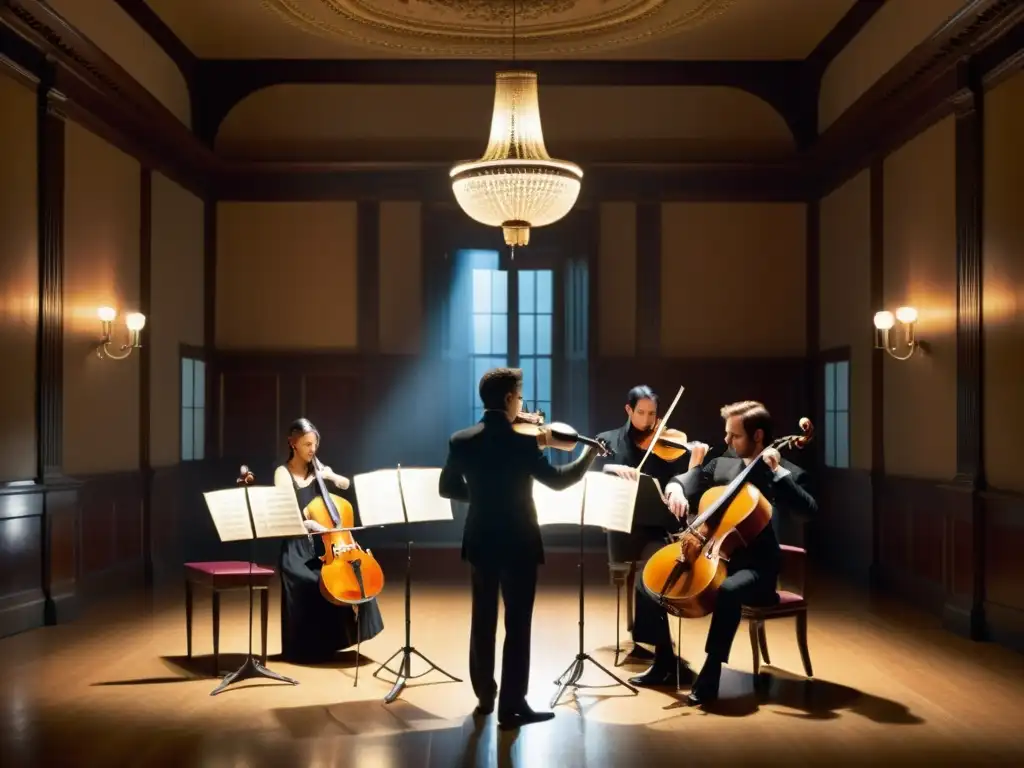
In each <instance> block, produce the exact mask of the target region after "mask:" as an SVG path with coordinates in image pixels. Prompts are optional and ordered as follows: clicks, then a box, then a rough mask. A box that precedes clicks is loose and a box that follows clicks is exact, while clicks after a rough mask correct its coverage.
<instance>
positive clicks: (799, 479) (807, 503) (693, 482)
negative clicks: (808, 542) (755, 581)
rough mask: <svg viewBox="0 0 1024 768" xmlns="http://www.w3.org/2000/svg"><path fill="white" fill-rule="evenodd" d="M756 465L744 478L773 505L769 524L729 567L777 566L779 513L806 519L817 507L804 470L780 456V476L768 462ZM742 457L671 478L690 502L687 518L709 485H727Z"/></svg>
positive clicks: (717, 461) (739, 469)
mask: <svg viewBox="0 0 1024 768" xmlns="http://www.w3.org/2000/svg"><path fill="white" fill-rule="evenodd" d="M758 464H759V466H757V467H755V468H754V469H753V470H751V472H750V474H749V475H748V476H747V481H748V482H750V483H752V484H753V485H754V486H755V487H756V488H757V489H758V490H759V491H760V492H761V493H762V494H764V496H765V498H766V499H767V500H768V501H769V502H770V503H771V505H772V524H771V525H770V526H768V527H767V528H765V529H764V531H762V533H761V535H760V536H758V537H757V538H756V539H755V540H754V541H752V542H751V543H750V544H749V545H748V546H747V547H745V548H743V549H742V550H740V551H739V552H737V553H736V555H735V556H734V557H733V559H732V562H731V563H730V564H729V570H730V571H735V570H737V569H738V568H745V567H751V568H759V569H760V568H777V567H778V565H779V561H780V559H781V552H780V550H779V539H778V535H777V534H776V530H775V527H776V526H777V525H778V518H779V516H780V514H790V515H793V516H795V517H796V518H798V519H802V520H806V519H808V518H809V517H811V516H812V515H813V514H814V513H815V512H817V510H818V503H817V502H816V501H815V500H814V497H813V496H811V494H810V492H809V491H808V485H809V483H808V481H809V477H808V475H807V473H806V472H805V471H804V470H803V469H801V468H800V467H798V466H797V465H796V464H794V463H793V462H791V461H787V460H786V459H783V460H782V461H781V462H780V466H781V467H782V468H783V469H785V470H787V471H788V474H784V475H783V476H782V477H778V476H776V475H774V474H773V473H772V471H771V470H770V469H769V468H768V465H767V464H765V463H764V462H763V461H760V460H758ZM744 467H745V465H744V463H743V460H742V459H736V458H731V457H726V456H719V457H718V458H716V459H712V460H711V461H708V462H706V463H705V464H702V465H701V466H699V467H695V468H694V469H691V470H688V471H687V472H685V473H684V474H682V475H679V476H678V477H676V478H674V482H677V483H679V484H680V485H681V486H682V487H683V492H684V493H685V494H686V500H687V501H688V502H689V503H690V513H689V514H688V515H687V518H688V520H689V521H690V522H692V521H693V520H694V519H695V518H696V517H697V512H698V505H699V503H700V497H701V496H702V495H703V494H704V492H705V491H706V490H708V489H709V488H713V487H715V486H718V485H728V484H729V483H731V482H732V481H733V480H735V479H736V477H737V475H739V474H740V472H742V471H743V469H744Z"/></svg>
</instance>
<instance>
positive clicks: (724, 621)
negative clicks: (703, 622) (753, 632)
mask: <svg viewBox="0 0 1024 768" xmlns="http://www.w3.org/2000/svg"><path fill="white" fill-rule="evenodd" d="M777 580H778V569H776V568H753V567H751V568H738V569H736V570H735V571H733V572H730V573H729V575H728V576H726V577H725V580H724V581H722V584H721V586H719V588H718V597H717V598H716V599H715V609H714V612H713V613H712V614H711V628H710V629H709V630H708V639H707V643H706V644H705V646H704V652H705V653H707V655H708V660H709V661H717V662H720V663H722V664H726V663H728V661H729V651H730V650H731V649H732V641H733V640H734V639H735V638H736V630H738V629H739V628H740V619H741V618H742V617H743V606H744V605H751V606H760V605H763V606H768V605H771V604H772V603H773V602H775V600H776V599H777V597H776V592H775V585H776V582H777Z"/></svg>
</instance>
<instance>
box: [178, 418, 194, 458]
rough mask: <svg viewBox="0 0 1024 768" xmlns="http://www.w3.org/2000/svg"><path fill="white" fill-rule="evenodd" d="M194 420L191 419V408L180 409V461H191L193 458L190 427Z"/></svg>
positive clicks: (192, 440)
mask: <svg viewBox="0 0 1024 768" xmlns="http://www.w3.org/2000/svg"><path fill="white" fill-rule="evenodd" d="M193 424H194V419H193V418H192V409H191V408H182V409H181V460H182V461H192V459H194V458H195V452H194V450H193V446H194V445H195V441H194V439H193V437H192V426H193Z"/></svg>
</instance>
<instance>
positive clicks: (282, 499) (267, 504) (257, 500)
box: [243, 485, 308, 539]
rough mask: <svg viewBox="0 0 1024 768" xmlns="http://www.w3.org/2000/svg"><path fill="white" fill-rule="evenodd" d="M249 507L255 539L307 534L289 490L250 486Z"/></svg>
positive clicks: (293, 493) (271, 486)
mask: <svg viewBox="0 0 1024 768" xmlns="http://www.w3.org/2000/svg"><path fill="white" fill-rule="evenodd" d="M243 503H244V499H243ZM249 505H250V506H251V507H252V519H253V522H254V523H256V538H257V539H272V538H280V537H284V536H305V535H306V533H308V531H306V527H305V526H304V525H303V524H302V520H303V517H302V510H300V509H299V502H298V499H296V498H295V492H294V491H293V490H292V489H291V488H278V487H276V486H273V485H270V486H265V485H260V486H252V487H250V488H249Z"/></svg>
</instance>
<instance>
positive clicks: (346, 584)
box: [305, 456, 384, 605]
mask: <svg viewBox="0 0 1024 768" xmlns="http://www.w3.org/2000/svg"><path fill="white" fill-rule="evenodd" d="M322 466H323V465H321V464H320V460H319V459H318V458H317V457H316V456H314V457H313V473H314V474H315V475H316V482H317V487H319V489H320V495H319V496H317V497H316V498H314V499H313V500H312V501H311V502H309V504H308V505H307V506H306V510H305V511H306V514H307V515H308V517H309V519H310V520H313V521H315V522H317V523H319V524H320V525H322V526H323V527H324V528H327V529H328V530H327V532H326V533H321V534H318V535H319V536H320V538H321V540H322V541H323V544H324V554H323V555H321V556H320V560H321V562H323V567H322V568H321V569H320V594H322V595H323V596H324V598H325V599H326V600H327V601H328V602H331V603H334V604H335V605H359V604H360V603H366V602H369V601H370V600H372V599H373V598H375V597H377V595H379V594H380V593H381V591H382V590H383V589H384V571H383V569H382V568H381V567H380V563H378V562H377V559H376V558H375V557H374V556H373V554H372V553H371V552H370V550H368V549H363V548H362V547H361V546H359V544H357V543H356V540H355V538H354V537H353V536H352V530H354V529H355V512H354V511H353V509H352V505H351V504H350V503H349V502H348V501H346V500H345V499H343V498H341V497H340V496H336V495H334V494H333V493H330V492H329V491H328V490H327V486H326V485H325V484H324V477H323V474H322V472H321V468H322Z"/></svg>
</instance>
